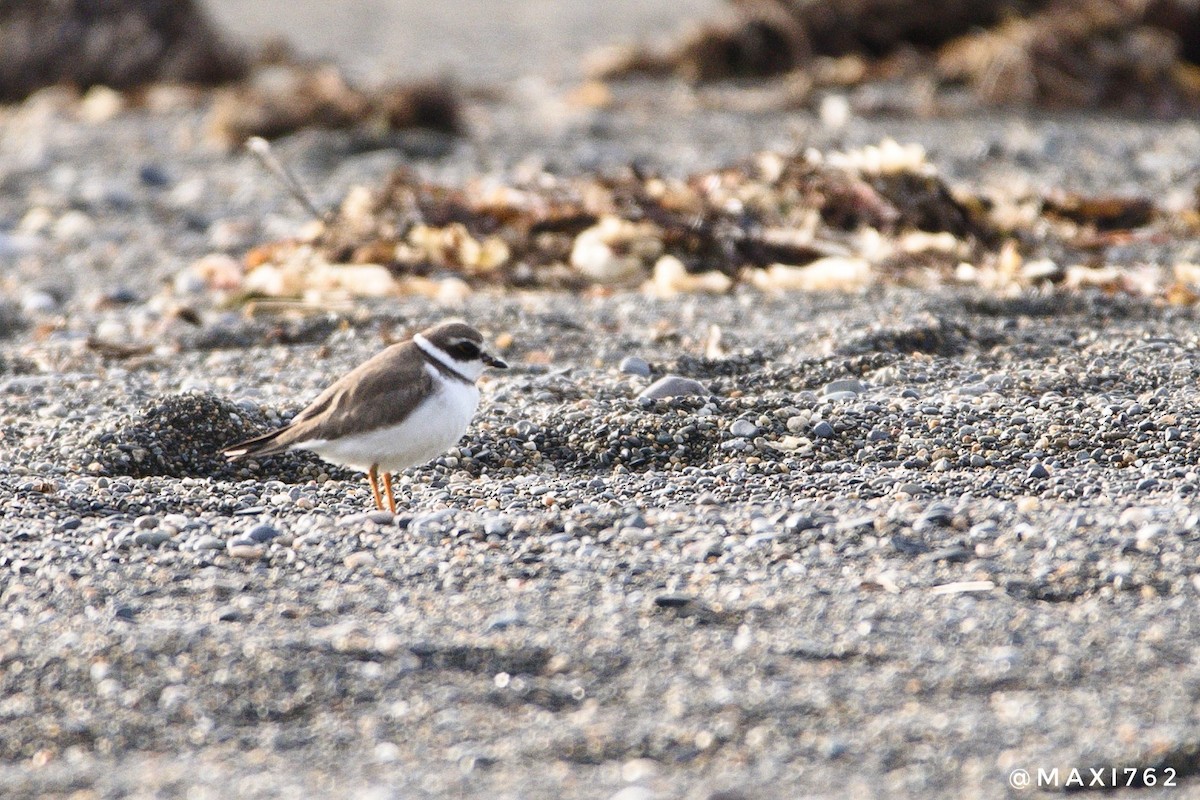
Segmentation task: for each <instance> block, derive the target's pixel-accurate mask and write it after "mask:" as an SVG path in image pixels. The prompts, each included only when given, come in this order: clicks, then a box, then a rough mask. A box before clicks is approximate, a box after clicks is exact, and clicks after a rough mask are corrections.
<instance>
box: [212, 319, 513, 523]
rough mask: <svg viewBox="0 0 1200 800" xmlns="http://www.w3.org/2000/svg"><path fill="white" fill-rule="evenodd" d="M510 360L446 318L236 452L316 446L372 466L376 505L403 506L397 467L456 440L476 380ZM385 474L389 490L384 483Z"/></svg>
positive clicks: (475, 398)
mask: <svg viewBox="0 0 1200 800" xmlns="http://www.w3.org/2000/svg"><path fill="white" fill-rule="evenodd" d="M487 367H496V368H497V369H507V368H508V364H506V363H504V362H503V361H501V360H500V359H499V358H497V357H496V356H494V355H492V354H490V353H488V352H487V351H486V350H485V349H484V347H483V336H482V335H481V334H480V333H479V331H477V330H475V329H474V328H472V327H471V326H470V325H467V324H466V323H464V322H457V321H451V322H443V323H441V324H439V325H435V326H433V327H432V328H427V329H426V330H423V331H421V332H420V333H418V334H417V335H415V336H413V337H412V338H411V339H409V340H408V341H405V342H400V343H399V344H394V345H392V346H391V347H389V348H387V349H386V350H384V351H383V352H381V353H379V354H377V355H375V356H374V357H373V358H371V359H370V360H368V361H366V362H364V363H363V364H360V365H359V366H358V367H356V368H355V369H353V370H351V371H350V372H349V373H347V374H346V375H345V376H344V377H343V378H342V379H341V380H339V381H337V382H336V383H334V384H333V385H332V386H330V387H329V388H328V389H326V390H325V391H324V392H322V393H321V395H320V396H319V397H318V398H317V399H316V400H314V401H313V402H312V404H311V405H309V406H308V408H306V409H304V410H303V411H301V412H300V413H299V414H297V415H296V417H295V418H294V419H293V420H292V421H291V422H289V423H288V424H287V425H285V426H284V427H282V428H279V429H278V430H274V431H271V432H270V433H265V434H263V435H262V436H256V437H255V438H253V439H248V440H247V441H244V442H240V443H238V444H235V445H233V446H231V447H229V448H227V449H226V450H225V451H224V454H225V455H226V456H227V457H228V458H230V459H231V460H232V459H237V458H244V457H247V456H268V455H272V454H275V453H283V452H286V451H288V450H297V449H299V450H311V451H312V452H314V453H316V454H317V455H318V456H320V457H321V458H323V459H325V460H326V461H328V462H330V463H333V464H337V465H339V466H344V467H351V468H352V469H356V470H359V471H361V472H365V473H367V480H368V482H369V483H370V484H371V494H372V495H373V496H374V498H375V508H377V509H380V510H382V509H383V507H384V506H383V500H384V497H386V498H387V507H388V509H389V510H390V511H391V512H392V513H393V514H394V513H395V512H396V498H395V495H394V494H393V493H392V474H393V473H395V472H399V471H400V470H403V469H407V468H409V467H414V466H416V465H418V464H424V463H425V462H426V461H429V460H430V459H432V458H434V457H436V456H438V455H439V454H441V453H443V452H445V451H446V450H448V449H449V448H450V447H452V446H453V445H454V443H455V442H457V441H458V440H459V439H460V438H461V437H462V435H463V433H464V432H466V430H467V426H468V425H470V423H471V418H472V417H473V416H474V415H475V409H476V407H478V405H479V389H478V388H477V387H476V386H475V381H476V380H477V379H478V378H479V376H480V375H482V374H483V371H484V369H485V368H487ZM381 476H382V478H383V480H382V484H383V492H382V493H381V491H380V477H381Z"/></svg>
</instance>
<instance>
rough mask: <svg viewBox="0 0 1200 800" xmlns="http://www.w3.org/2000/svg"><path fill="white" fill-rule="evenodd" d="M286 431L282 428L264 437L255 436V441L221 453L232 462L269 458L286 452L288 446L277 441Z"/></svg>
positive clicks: (236, 445)
mask: <svg viewBox="0 0 1200 800" xmlns="http://www.w3.org/2000/svg"><path fill="white" fill-rule="evenodd" d="M285 430H287V428H280V429H278V430H274V431H271V432H270V433H264V434H263V435H262V436H255V437H254V438H253V439H247V440H246V441H244V442H238V443H237V444H234V445H230V446H229V447H227V448H225V449H224V450H222V451H221V453H222V455H224V456H225V457H226V458H228V459H229V460H230V461H235V460H237V459H239V458H244V457H246V456H269V455H272V454H274V453H282V452H283V451H284V450H287V445H285V444H280V443H279V442H277V441H276V439H278V438H279V434H281V433H283V432H284V431H285Z"/></svg>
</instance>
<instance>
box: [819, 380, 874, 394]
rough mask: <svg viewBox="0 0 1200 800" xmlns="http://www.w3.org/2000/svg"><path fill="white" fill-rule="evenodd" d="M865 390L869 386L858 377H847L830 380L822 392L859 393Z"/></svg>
mask: <svg viewBox="0 0 1200 800" xmlns="http://www.w3.org/2000/svg"><path fill="white" fill-rule="evenodd" d="M865 391H867V387H866V384H864V383H863V382H862V381H860V380H858V379H857V378H847V379H844V380H838V381H830V382H829V383H827V384H825V386H824V387H823V388H822V389H821V394H823V395H826V396H828V395H831V394H843V393H849V394H852V395H859V394H862V393H864V392H865Z"/></svg>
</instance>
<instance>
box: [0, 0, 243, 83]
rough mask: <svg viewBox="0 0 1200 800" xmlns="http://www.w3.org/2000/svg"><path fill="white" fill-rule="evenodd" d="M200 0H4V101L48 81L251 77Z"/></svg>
mask: <svg viewBox="0 0 1200 800" xmlns="http://www.w3.org/2000/svg"><path fill="white" fill-rule="evenodd" d="M248 68H249V60H248V59H247V57H246V54H244V53H242V52H241V51H239V50H237V49H236V48H235V47H233V46H231V45H230V44H229V43H228V42H226V41H225V40H224V39H223V38H222V37H221V36H220V34H219V33H218V32H217V30H216V29H215V28H214V26H213V25H212V24H211V23H210V22H209V20H208V18H207V17H206V16H205V15H204V13H203V12H202V10H201V8H200V7H199V5H198V4H197V3H195V2H193V0H5V2H3V3H0V102H12V101H15V100H21V99H23V98H24V97H26V96H28V95H30V94H32V93H33V92H35V91H37V90H38V89H41V88H43V87H46V86H51V85H54V84H60V83H64V84H71V85H74V86H76V87H78V88H80V89H86V88H89V87H91V86H96V85H104V86H110V87H113V88H117V89H131V88H135V87H139V86H144V85H147V84H150V83H157V82H164V81H165V82H173V83H194V84H205V85H213V84H219V83H224V82H227V81H232V80H237V79H239V78H241V77H242V76H243V75H245V74H246V72H247V70H248Z"/></svg>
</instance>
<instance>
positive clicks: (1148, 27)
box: [596, 0, 1200, 114]
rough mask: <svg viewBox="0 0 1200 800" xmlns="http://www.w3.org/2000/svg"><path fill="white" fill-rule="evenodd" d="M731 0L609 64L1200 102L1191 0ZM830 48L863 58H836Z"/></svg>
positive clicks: (1198, 37)
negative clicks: (661, 41)
mask: <svg viewBox="0 0 1200 800" xmlns="http://www.w3.org/2000/svg"><path fill="white" fill-rule="evenodd" d="M731 6H732V8H731V12H732V13H731V15H730V16H729V17H728V18H725V19H721V20H717V21H714V22H710V23H707V24H705V25H703V26H702V27H700V28H699V29H698V30H696V31H694V32H692V33H689V34H685V35H684V36H682V37H681V39H680V41H679V42H678V43H677V44H675V45H674V46H672V47H671V48H670V49H668V50H666V51H660V50H655V49H652V48H646V47H637V48H633V49H629V50H624V51H620V52H618V53H616V54H615V55H613V56H610V57H609V58H607V59H606V60H605V61H604V62H603V63H601V64H600V65H599V66H598V67H597V69H596V73H597V74H598V76H599V77H603V78H608V79H614V78H621V77H624V76H628V75H631V74H651V75H660V76H661V75H666V74H675V75H678V76H680V77H683V78H685V79H687V80H691V81H711V80H721V79H728V78H741V79H745V78H766V77H771V76H775V75H781V74H784V73H787V72H790V71H793V70H803V71H804V72H805V73H806V74H807V75H809V76H810V77H811V81H812V85H813V86H815V87H817V88H820V87H822V86H831V85H838V86H845V85H854V84H869V83H870V82H872V81H877V80H881V79H882V80H889V81H894V80H905V79H907V80H919V79H926V80H929V79H932V80H933V82H934V84H935V85H936V86H937V87H940V88H951V87H954V86H957V85H965V86H967V87H969V88H970V89H971V90H972V93H973V95H974V96H975V97H976V98H977V99H978V100H979V101H981V102H982V103H985V104H988V105H1016V106H1040V107H1050V108H1093V107H1107V108H1117V109H1124V110H1140V111H1150V112H1153V113H1160V114H1172V113H1182V112H1185V111H1188V110H1194V109H1196V108H1197V107H1200V4H1198V3H1196V2H1193V1H1192V0H1148V1H1146V2H1137V1H1135V0H1026V2H1019V1H1018V0H982V1H980V2H971V1H970V0H932V1H930V2H925V1H924V0H825V2H820V3H814V2H809V1H808V0H773V1H769V0H752V1H751V0H732V3H731ZM830 59H841V61H840V62H834V64H835V65H836V64H838V63H841V64H846V63H853V64H855V65H856V67H855V68H854V69H852V70H847V69H844V68H831V67H830V64H829V60H830ZM847 59H849V60H850V61H847ZM869 105H870V104H869V103H867V104H866V106H867V107H869Z"/></svg>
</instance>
